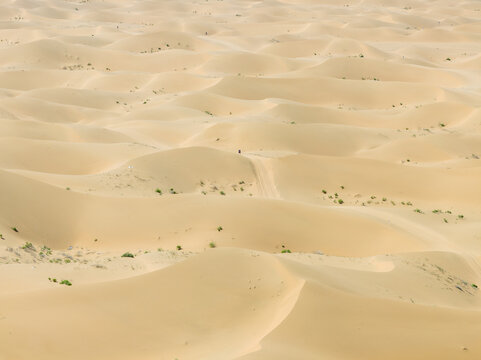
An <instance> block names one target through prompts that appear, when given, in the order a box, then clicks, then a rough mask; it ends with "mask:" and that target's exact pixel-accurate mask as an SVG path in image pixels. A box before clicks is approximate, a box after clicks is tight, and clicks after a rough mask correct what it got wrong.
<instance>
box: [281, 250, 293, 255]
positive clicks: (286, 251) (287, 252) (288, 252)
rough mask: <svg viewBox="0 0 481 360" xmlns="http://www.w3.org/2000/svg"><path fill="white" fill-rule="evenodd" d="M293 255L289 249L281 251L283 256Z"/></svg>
mask: <svg viewBox="0 0 481 360" xmlns="http://www.w3.org/2000/svg"><path fill="white" fill-rule="evenodd" d="M290 253H291V250H289V249H284V250H282V251H281V254H290Z"/></svg>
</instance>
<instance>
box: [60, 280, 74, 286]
mask: <svg viewBox="0 0 481 360" xmlns="http://www.w3.org/2000/svg"><path fill="white" fill-rule="evenodd" d="M60 285H67V286H72V283H71V282H70V281H68V280H62V281H60Z"/></svg>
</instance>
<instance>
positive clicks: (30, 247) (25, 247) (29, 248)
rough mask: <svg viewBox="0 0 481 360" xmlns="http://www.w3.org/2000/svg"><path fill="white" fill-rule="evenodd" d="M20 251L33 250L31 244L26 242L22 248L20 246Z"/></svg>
mask: <svg viewBox="0 0 481 360" xmlns="http://www.w3.org/2000/svg"><path fill="white" fill-rule="evenodd" d="M22 249H23V250H34V247H33V244H32V243H31V242H28V241H27V242H26V243H25V244H24V245H23V246H22Z"/></svg>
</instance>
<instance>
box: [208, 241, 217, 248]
mask: <svg viewBox="0 0 481 360" xmlns="http://www.w3.org/2000/svg"><path fill="white" fill-rule="evenodd" d="M209 247H210V248H212V249H213V248H215V247H216V244H215V242H213V241H211V242H210V243H209Z"/></svg>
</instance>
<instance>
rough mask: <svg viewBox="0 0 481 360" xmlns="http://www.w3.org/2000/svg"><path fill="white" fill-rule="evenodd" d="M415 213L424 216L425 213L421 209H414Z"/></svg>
mask: <svg viewBox="0 0 481 360" xmlns="http://www.w3.org/2000/svg"><path fill="white" fill-rule="evenodd" d="M414 212H417V213H418V214H424V212H423V211H422V210H421V209H414Z"/></svg>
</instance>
